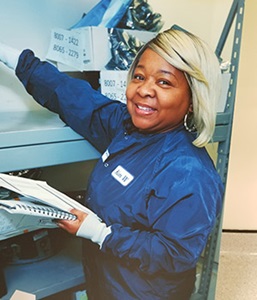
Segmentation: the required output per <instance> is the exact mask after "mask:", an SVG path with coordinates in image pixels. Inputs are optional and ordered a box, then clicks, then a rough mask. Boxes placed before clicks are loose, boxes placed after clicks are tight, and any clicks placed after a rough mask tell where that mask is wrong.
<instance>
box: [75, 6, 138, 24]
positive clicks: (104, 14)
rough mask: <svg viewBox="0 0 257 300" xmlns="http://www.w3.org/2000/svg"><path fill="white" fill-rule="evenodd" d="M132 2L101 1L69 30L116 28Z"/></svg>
mask: <svg viewBox="0 0 257 300" xmlns="http://www.w3.org/2000/svg"><path fill="white" fill-rule="evenodd" d="M131 2H132V0H102V1H100V2H99V3H98V4H97V5H96V6H94V7H93V8H92V9H91V10H90V11H89V12H88V13H87V14H84V15H83V16H82V18H81V19H80V20H79V22H78V23H76V24H75V25H73V26H72V27H71V28H70V29H76V28H80V27H85V26H103V27H107V28H111V27H116V25H117V24H118V23H119V22H120V21H121V19H122V17H123V16H124V14H125V13H126V11H127V10H128V8H129V6H130V4H131Z"/></svg>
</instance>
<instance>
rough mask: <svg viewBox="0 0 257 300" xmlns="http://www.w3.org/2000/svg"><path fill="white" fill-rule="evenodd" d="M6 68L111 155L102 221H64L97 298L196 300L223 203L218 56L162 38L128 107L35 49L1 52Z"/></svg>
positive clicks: (170, 33) (95, 200)
mask: <svg viewBox="0 0 257 300" xmlns="http://www.w3.org/2000/svg"><path fill="white" fill-rule="evenodd" d="M0 59H1V60H2V61H3V62H4V63H5V64H7V65H8V66H9V67H12V68H15V70H16V74H17V76H18V78H19V79H20V80H21V82H22V83H23V84H24V86H25V88H26V89H27V91H28V92H29V93H30V94H31V95H32V96H33V97H34V98H35V99H36V101H37V102H38V103H40V104H41V105H43V106H45V107H47V108H48V109H50V110H51V111H54V112H56V113H58V114H59V115H60V117H61V118H62V120H64V122H66V123H67V124H68V125H69V126H70V127H72V128H73V129H74V130H75V131H77V132H78V133H79V134H81V135H83V136H84V137H85V138H86V139H88V140H89V141H90V142H91V143H92V144H93V145H94V146H95V147H96V148H97V149H98V150H99V151H101V153H103V154H102V157H101V159H100V160H99V161H98V163H97V165H96V167H95V169H94V171H93V172H92V175H91V178H90V180H89V184H88V189H87V196H86V201H85V205H86V206H87V207H89V208H90V209H91V210H92V211H93V212H94V213H96V215H97V216H99V218H100V219H101V220H99V219H98V218H97V217H96V216H95V215H93V214H92V215H91V214H89V215H87V214H85V213H83V212H81V211H78V210H73V213H75V214H76V215H77V217H78V218H77V220H76V221H61V222H59V226H60V227H61V228H63V229H65V230H67V231H68V232H70V233H72V234H76V235H77V236H80V237H83V238H84V247H83V254H84V267H85V272H86V282H87V287H86V289H87V293H88V296H89V299H96V300H101V299H108V300H112V299H124V300H127V299H128V300H130V299H176V300H184V299H189V298H190V295H191V293H192V291H193V289H194V282H195V268H196V263H197V261H198V259H199V256H200V254H201V252H202V250H203V249H204V246H205V244H206V241H207V238H208V235H209V233H210V232H211V230H212V228H213V225H214V223H215V220H216V217H217V215H218V214H219V213H220V210H221V202H222V197H223V185H222V183H221V180H220V178H219V175H218V174H217V172H216V170H215V167H214V166H213V163H212V161H211V159H210V158H209V156H208V154H207V152H206V150H205V148H204V146H205V145H206V144H207V143H208V142H209V141H210V139H211V137H212V134H213V131H214V125H215V115H216V113H215V103H216V100H217V99H218V97H219V91H220V84H221V83H220V70H219V64H218V61H217V59H216V57H215V55H214V53H213V52H212V51H211V50H210V49H209V48H208V46H207V45H206V44H205V43H204V42H203V41H202V40H200V39H199V38H197V37H196V36H194V35H192V34H190V33H186V32H182V31H180V30H175V29H170V30H167V31H164V32H162V33H160V34H159V35H158V36H157V37H156V38H154V39H153V40H152V41H150V42H148V43H147V44H146V45H145V46H144V47H143V48H142V49H141V51H140V52H139V53H138V55H137V57H136V59H135V61H134V63H133V64H132V66H131V69H130V72H129V76H128V86H127V92H126V96H127V105H124V104H122V103H120V102H118V101H112V100H109V99H108V98H106V97H104V96H103V95H101V94H100V93H99V92H97V91H95V90H93V89H92V88H91V86H90V85H89V84H88V83H87V82H86V81H82V80H78V79H73V78H70V77H68V76H67V75H65V74H62V73H60V72H59V71H58V70H57V69H56V68H55V67H54V66H52V65H50V64H48V63H46V62H40V61H39V59H37V58H35V57H34V54H33V53H32V52H31V51H29V50H25V51H23V52H22V53H21V55H20V56H19V55H18V53H17V52H16V51H13V50H12V49H8V47H7V46H4V45H2V46H1V47H0ZM16 64H17V67H16Z"/></svg>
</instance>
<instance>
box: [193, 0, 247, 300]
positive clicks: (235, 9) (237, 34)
mask: <svg viewBox="0 0 257 300" xmlns="http://www.w3.org/2000/svg"><path fill="white" fill-rule="evenodd" d="M244 2H245V1H244V0H235V1H233V4H232V6H231V9H230V12H229V15H228V18H227V20H226V23H225V26H224V28H223V31H222V34H221V37H220V40H219V43H218V45H217V48H216V51H215V53H216V55H217V56H218V57H221V53H222V50H223V48H224V45H225V42H226V40H227V37H228V34H229V32H230V29H231V27H232V25H233V24H234V25H235V26H234V28H235V30H234V39H233V47H232V54H231V66H230V74H231V80H230V84H229V89H228V94H227V101H226V107H225V111H224V113H221V114H220V115H219V116H218V118H217V119H218V120H219V122H218V123H217V124H216V127H217V126H219V125H222V126H223V125H224V124H226V126H227V130H226V135H225V136H224V139H223V140H221V141H219V146H218V157H217V164H216V167H217V170H218V172H219V174H220V176H221V178H222V180H223V182H224V185H225V186H226V182H227V173H228V163H229V153H230V141H231V133H232V124H233V114H234V106H235V97H236V87H237V78H238V67H239V57H240V46H241V37H242V28H243V16H244ZM214 140H215V137H214ZM221 232H222V216H221V217H220V218H218V220H217V223H216V226H215V228H214V230H213V232H212V234H211V236H210V238H209V240H208V243H207V246H206V248H205V251H204V256H203V264H202V272H201V279H200V285H199V289H198V291H197V292H196V293H195V295H193V297H192V299H201V300H212V299H214V296H215V292H214V291H213V290H211V289H210V284H211V281H212V282H214V285H215V286H216V278H215V279H213V270H214V268H215V264H216V262H215V258H216V257H218V252H219V250H220V243H219V241H220V237H221ZM217 267H218V266H217Z"/></svg>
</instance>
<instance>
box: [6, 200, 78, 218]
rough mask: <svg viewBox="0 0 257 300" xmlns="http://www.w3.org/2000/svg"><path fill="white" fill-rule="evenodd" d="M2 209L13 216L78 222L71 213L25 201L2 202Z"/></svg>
mask: <svg viewBox="0 0 257 300" xmlns="http://www.w3.org/2000/svg"><path fill="white" fill-rule="evenodd" d="M0 208H1V209H4V210H6V211H7V212H9V213H11V214H22V215H32V216H37V217H43V218H49V219H62V220H76V216H75V215H73V214H72V213H70V212H67V211H63V210H60V209H57V208H55V207H51V206H47V205H40V204H37V203H34V202H30V201H24V200H22V201H20V200H0Z"/></svg>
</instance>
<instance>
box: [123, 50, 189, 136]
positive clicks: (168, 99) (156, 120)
mask: <svg viewBox="0 0 257 300" xmlns="http://www.w3.org/2000/svg"><path fill="white" fill-rule="evenodd" d="M126 96H127V107H128V111H129V113H130V115H131V117H132V122H133V124H134V125H135V126H136V127H137V128H138V129H139V130H140V131H145V132H166V131H169V130H172V129H174V128H176V127H177V126H179V125H180V124H182V122H183V119H184V116H185V114H186V113H187V112H188V110H189V106H190V103H191V92H190V88H189V85H188V82H187V80H186V77H185V75H184V73H183V72H182V71H180V70H178V69H176V68H174V67H173V66H172V65H170V64H169V63H168V62H166V60H164V59H163V58H162V57H161V56H159V55H158V54H157V53H155V52H154V51H152V50H151V49H146V50H145V51H144V53H143V54H142V56H141V58H140V60H139V62H138V64H137V67H136V68H135V71H134V75H133V78H132V80H131V82H130V83H129V84H128V87H127V92H126Z"/></svg>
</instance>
